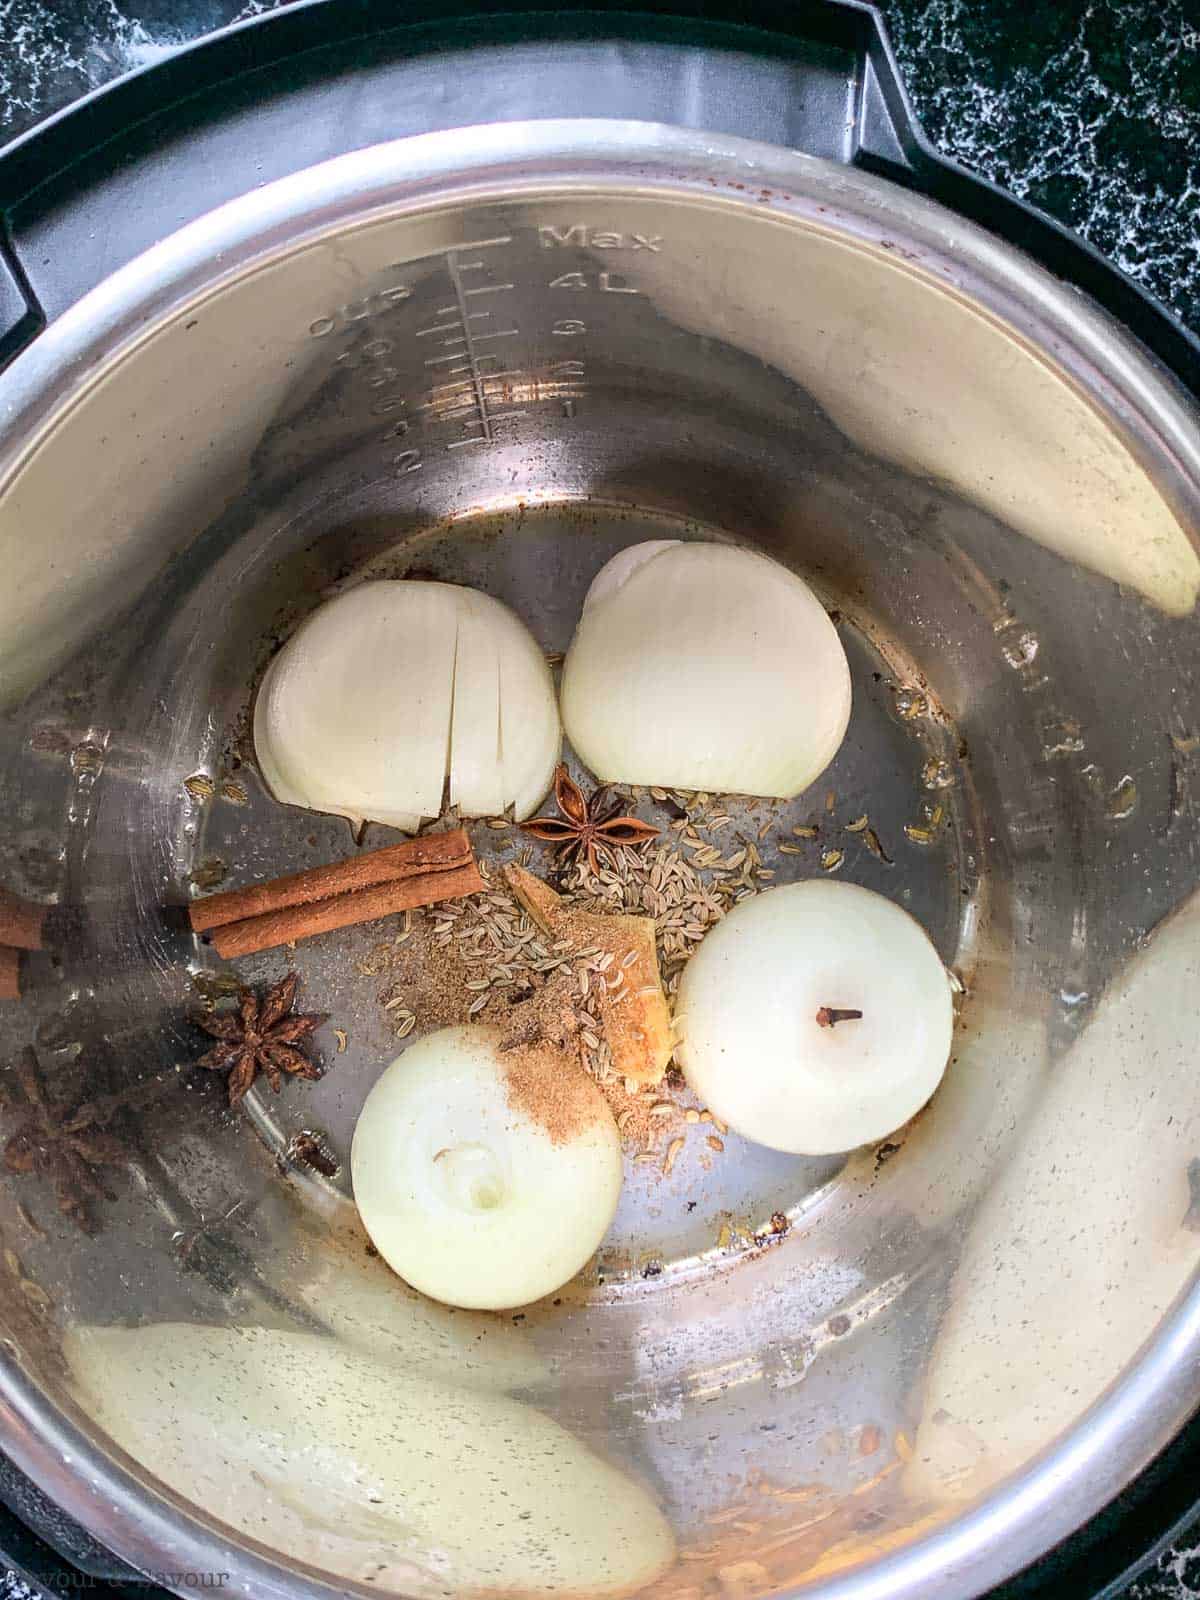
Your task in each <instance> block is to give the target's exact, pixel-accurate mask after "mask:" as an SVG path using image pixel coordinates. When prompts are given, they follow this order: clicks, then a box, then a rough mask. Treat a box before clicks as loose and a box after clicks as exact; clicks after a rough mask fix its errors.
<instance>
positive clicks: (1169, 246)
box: [0, 0, 1200, 1600]
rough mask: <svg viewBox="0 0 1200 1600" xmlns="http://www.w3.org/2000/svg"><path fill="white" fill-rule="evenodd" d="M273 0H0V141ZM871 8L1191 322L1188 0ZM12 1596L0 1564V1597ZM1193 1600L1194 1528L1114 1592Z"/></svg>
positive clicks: (1035, 185) (1039, 187)
mask: <svg viewBox="0 0 1200 1600" xmlns="http://www.w3.org/2000/svg"><path fill="white" fill-rule="evenodd" d="M282 3H286V0H0V142H3V141H5V140H6V139H9V138H12V137H14V136H15V135H16V134H18V133H21V132H23V131H24V130H25V129H27V128H29V127H32V126H33V125H34V124H35V123H36V122H38V121H39V120H40V119H41V118H43V117H45V116H48V115H49V114H50V113H51V112H52V111H56V110H58V109H59V108H60V107H61V106H64V105H66V104H67V103H68V102H69V101H71V100H72V99H74V98H76V97H77V96H79V95H81V94H84V93H86V92H87V91H88V90H90V89H94V88H96V87H98V86H99V85H100V84H102V83H106V82H108V81H109V80H110V79H111V78H114V77H116V76H117V75H118V74H120V73H122V72H127V71H129V70H131V69H132V68H135V67H141V66H145V65H148V64H149V63H152V62H154V61H157V60H159V59H161V57H162V56H164V55H166V54H168V53H170V52H171V51H172V50H174V49H177V48H178V47H179V46H180V45H182V44H185V43H187V42H188V41H189V40H191V39H194V38H196V37H197V36H198V35H199V34H202V33H205V32H208V31H210V30H211V29H214V28H219V27H222V26H224V25H226V24H228V23H231V22H240V21H244V20H246V19H248V18H251V17H255V16H260V15H262V14H264V13H266V12H268V11H270V10H273V9H275V6H276V4H282ZM881 9H882V10H883V12H884V14H885V16H886V17H887V19H888V23H889V25H890V28H891V32H892V37H893V40H894V43H895V46H896V51H897V54H898V56H899V58H900V63H901V66H902V68H903V70H904V72H905V74H906V76H907V80H908V86H909V90H910V92H911V94H912V98H913V100H914V102H915V104H916V108H917V112H918V114H919V116H920V117H921V119H922V121H923V122H924V125H925V128H926V131H927V132H928V134H929V135H930V137H931V138H932V139H933V141H934V142H935V143H936V144H938V145H939V146H940V147H941V148H942V150H944V151H945V152H946V153H947V154H949V155H952V156H954V157H956V158H957V159H958V160H959V161H962V162H963V163H965V164H966V165H967V166H969V167H972V168H974V169H975V170H976V171H978V172H981V173H983V174H985V175H986V176H987V177H989V178H992V179H994V180H995V181H996V182H997V183H999V184H1002V185H1004V186H1005V187H1006V188H1008V189H1010V190H1012V191H1013V192H1014V193H1015V194H1017V195H1019V196H1021V197H1022V198H1023V199H1026V200H1029V201H1031V202H1032V203H1033V204H1035V205H1038V206H1041V207H1042V208H1043V209H1044V210H1046V211H1048V212H1050V213H1051V214H1052V215H1053V216H1055V217H1057V218H1058V219H1059V220H1060V221H1061V222H1064V223H1066V224H1067V225H1068V226H1069V227H1071V228H1074V229H1075V230H1076V231H1077V232H1079V233H1081V234H1082V235H1083V236H1084V237H1085V238H1087V239H1088V240H1090V241H1091V243H1092V244H1094V245H1095V246H1097V248H1098V249H1100V250H1102V251H1103V252H1104V253H1105V254H1106V255H1108V256H1109V257H1110V258H1111V259H1112V260H1114V261H1115V262H1117V264H1118V265H1119V266H1121V267H1122V268H1124V270H1125V271H1126V272H1128V273H1130V274H1131V275H1132V276H1133V277H1135V278H1137V279H1138V280H1139V281H1140V282H1141V283H1142V284H1144V285H1145V287H1146V288H1148V289H1149V290H1151V291H1152V292H1153V293H1154V294H1156V295H1157V296H1158V297H1159V298H1160V299H1161V300H1162V301H1163V302H1164V303H1165V304H1166V305H1167V306H1168V307H1169V308H1170V309H1171V310H1172V311H1174V312H1175V314H1176V315H1177V316H1178V317H1179V318H1181V319H1182V320H1183V321H1184V322H1185V323H1186V324H1187V325H1188V326H1189V327H1191V328H1192V330H1193V331H1194V332H1197V333H1200V0H881ZM746 14H747V20H750V19H751V18H752V15H753V6H752V5H748V6H747V13H746ZM1197 1492H1198V1493H1200V1486H1198V1488H1197ZM20 1592H21V1591H20V1588H19V1587H18V1588H17V1589H12V1588H6V1587H5V1580H4V1575H3V1573H0V1600H9V1597H10V1596H11V1597H12V1600H18V1597H19V1595H20ZM1192 1597H1200V1526H1198V1530H1197V1534H1196V1538H1195V1542H1194V1545H1192V1546H1190V1547H1186V1548H1177V1549H1175V1550H1172V1551H1170V1552H1169V1553H1168V1554H1167V1555H1165V1556H1164V1557H1163V1558H1162V1560H1161V1561H1160V1562H1159V1565H1158V1569H1157V1571H1156V1572H1155V1573H1154V1574H1153V1575H1151V1576H1150V1577H1148V1578H1146V1579H1144V1580H1143V1581H1142V1582H1140V1583H1138V1584H1137V1585H1136V1586H1135V1588H1134V1589H1133V1591H1132V1592H1131V1594H1130V1596H1129V1597H1128V1600H1192ZM1062 1600H1082V1597H1075V1596H1070V1595H1064V1596H1063V1597H1062Z"/></svg>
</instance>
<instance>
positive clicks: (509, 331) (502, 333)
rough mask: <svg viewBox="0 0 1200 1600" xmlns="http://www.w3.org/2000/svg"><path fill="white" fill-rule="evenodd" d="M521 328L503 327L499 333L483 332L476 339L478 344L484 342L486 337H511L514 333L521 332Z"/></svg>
mask: <svg viewBox="0 0 1200 1600" xmlns="http://www.w3.org/2000/svg"><path fill="white" fill-rule="evenodd" d="M520 331H521V330H520V328H501V330H500V331H499V333H481V334H479V335H477V337H476V339H475V343H476V344H482V343H483V342H484V340H485V339H511V338H512V337H513V335H514V334H518V333H520Z"/></svg>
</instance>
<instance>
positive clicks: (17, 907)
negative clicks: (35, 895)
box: [0, 888, 46, 950]
mask: <svg viewBox="0 0 1200 1600" xmlns="http://www.w3.org/2000/svg"><path fill="white" fill-rule="evenodd" d="M45 923H46V907H45V906H39V905H35V904H34V902H33V901H32V900H22V899H21V897H20V896H19V895H15V894H13V893H12V891H11V890H9V889H3V888H0V944H6V945H9V946H11V947H13V948H14V949H17V950H40V949H41V948H42V936H43V931H44V928H45Z"/></svg>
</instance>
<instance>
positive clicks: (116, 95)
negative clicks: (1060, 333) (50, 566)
mask: <svg viewBox="0 0 1200 1600" xmlns="http://www.w3.org/2000/svg"><path fill="white" fill-rule="evenodd" d="M556 40H565V41H567V42H568V43H570V44H574V45H578V44H579V43H581V42H601V43H603V42H610V43H616V44H623V43H625V42H632V43H638V42H646V41H653V42H659V43H662V42H669V43H673V44H675V45H678V46H681V47H683V49H684V51H686V50H687V49H688V48H689V47H696V48H697V49H701V48H704V47H712V48H714V49H717V50H723V51H725V52H735V53H737V55H739V56H740V57H741V58H742V59H744V60H746V61H748V62H757V63H758V64H759V65H760V66H761V65H762V64H763V63H764V62H765V63H768V64H770V66H772V67H775V68H778V67H779V66H780V64H781V63H782V64H783V66H784V71H783V72H782V73H779V74H777V76H776V78H775V80H774V87H775V89H776V90H777V92H778V93H779V94H781V95H783V96H784V97H786V96H788V95H790V96H791V100H792V102H793V104H792V106H791V108H790V109H791V111H792V112H794V115H787V116H785V117H784V118H783V119H782V122H783V123H785V124H786V134H785V135H784V137H785V138H786V142H787V143H789V144H790V145H791V147H792V148H795V149H799V150H802V151H804V152H806V153H807V154H810V155H818V156H822V157H824V158H826V159H829V160H836V161H843V162H846V163H847V164H849V165H852V166H859V167H864V168H867V169H869V170H871V171H874V172H877V173H879V174H881V175H882V176H885V177H887V178H889V179H891V180H892V181H893V182H895V183H897V184H899V185H901V186H903V187H905V188H909V189H914V190H917V191H919V192H920V193H922V194H925V195H928V196H930V197H931V198H932V199H935V200H938V201H940V202H941V203H942V204H943V205H945V206H947V207H948V208H949V209H950V210H952V211H955V212H957V213H958V214H959V215H960V216H963V217H967V218H969V219H970V220H971V221H973V222H976V223H978V224H979V225H980V226H981V227H984V228H986V229H988V230H989V231H990V232H992V233H995V234H998V235H999V236H1000V237H1001V238H1002V239H1004V240H1005V241H1006V242H1007V243H1009V244H1013V245H1016V246H1018V247H1019V248H1020V249H1023V250H1024V251H1025V252H1026V253H1027V254H1029V255H1030V256H1032V257H1033V258H1034V259H1035V260H1036V261H1038V262H1040V263H1041V265H1042V266H1043V267H1046V268H1047V269H1048V270H1049V271H1050V272H1052V273H1053V274H1054V275H1055V276H1056V277H1058V278H1061V279H1064V280H1066V281H1067V282H1068V283H1071V284H1073V285H1074V286H1075V287H1077V288H1079V289H1082V290H1083V291H1084V292H1085V293H1086V294H1088V295H1090V296H1091V297H1092V298H1093V299H1094V300H1096V301H1098V302H1099V303H1100V304H1101V305H1102V306H1104V307H1105V308H1106V309H1107V310H1108V311H1109V312H1110V313H1111V314H1112V315H1113V316H1115V317H1116V318H1117V320H1118V321H1120V322H1122V323H1124V324H1125V326H1126V327H1127V328H1130V329H1131V330H1132V331H1133V332H1134V333H1136V334H1137V335H1138V336H1139V337H1140V338H1141V340H1142V342H1143V343H1144V344H1145V345H1147V346H1148V348H1149V349H1150V350H1152V351H1153V352H1154V353H1155V354H1156V355H1157V356H1158V357H1159V359H1160V360H1161V361H1163V362H1164V363H1165V364H1166V365H1167V366H1168V367H1170V368H1171V369H1172V370H1173V371H1174V373H1175V374H1176V376H1177V377H1178V378H1180V379H1181V380H1182V381H1183V382H1184V384H1185V385H1186V386H1187V387H1188V388H1189V389H1191V391H1192V392H1193V394H1195V395H1197V396H1198V397H1200V343H1198V342H1197V341H1196V340H1195V339H1193V338H1192V336H1191V335H1190V334H1189V333H1188V332H1187V331H1186V330H1185V329H1184V327H1183V325H1182V324H1181V323H1179V322H1178V321H1177V320H1176V319H1175V318H1174V317H1173V316H1171V314H1170V313H1169V312H1167V311H1166V310H1165V309H1164V308H1163V307H1162V306H1161V305H1159V303H1158V302H1157V301H1156V300H1154V299H1153V298H1152V297H1151V296H1150V295H1148V294H1146V292H1145V291H1144V290H1143V289H1141V288H1140V287H1139V286H1138V285H1137V284H1135V283H1134V282H1133V281H1132V280H1131V279H1129V278H1126V277H1125V276H1124V275H1123V274H1122V273H1121V272H1119V271H1118V270H1117V269H1116V268H1115V267H1113V266H1112V265H1111V263H1109V262H1108V261H1106V260H1105V259H1104V257H1102V256H1101V255H1100V254H1099V252H1098V251H1096V250H1093V249H1092V247H1091V246H1090V245H1087V244H1085V243H1084V242H1083V240H1081V239H1079V238H1077V237H1076V236H1075V235H1074V234H1072V233H1070V232H1068V231H1067V229H1065V228H1063V227H1061V226H1060V225H1059V224H1058V223H1056V222H1054V221H1053V220H1052V219H1051V218H1049V217H1047V216H1045V215H1044V214H1043V213H1042V212H1040V211H1037V210H1035V209H1034V208H1033V207H1032V206H1029V205H1026V204H1025V203H1024V202H1023V201H1020V200H1017V199H1016V198H1015V197H1014V196H1012V195H1010V194H1006V193H1005V192H1004V191H1003V190H1002V189H998V188H997V187H996V186H995V185H994V184H991V183H989V182H987V181H986V180H984V179H982V178H979V177H976V176H975V175H974V174H972V173H970V172H968V171H967V170H966V169H965V168H963V167H960V166H958V165H957V164H956V163H955V162H953V161H948V160H946V159H945V157H943V156H942V155H940V154H939V153H938V151H937V150H935V149H934V147H933V146H932V145H931V144H930V143H929V141H928V140H927V139H926V137H925V135H924V133H923V132H922V130H921V127H920V124H919V122H918V120H917V118H916V115H915V113H914V112H913V109H912V106H911V104H910V102H909V99H908V95H907V93H906V92H905V88H904V83H903V79H902V77H901V74H900V70H899V68H898V66H897V64H896V59H895V56H894V55H893V53H892V49H891V46H890V44H889V42H888V38H887V33H886V30H885V28H884V25H883V20H882V18H881V16H880V14H879V12H878V11H877V10H876V9H875V7H874V6H872V5H868V4H864V3H862V0H806V3H805V4H803V5H798V4H797V3H796V0H656V4H655V6H654V7H653V9H651V7H649V6H646V5H644V3H643V0H556V3H555V0H309V4H307V5H302V6H295V7H293V6H285V7H283V8H282V9H281V10H279V11H274V12H269V13H266V14H264V15H262V16H259V17H257V18H254V19H251V20H250V21H247V22H244V23H240V24H238V25H236V26H234V27H231V28H226V29H224V30H222V31H221V32H219V33H215V34H210V35H208V36H207V37H206V38H203V39H200V40H199V41H197V42H196V43H195V44H193V45H191V46H189V47H188V48H186V49H183V50H180V51H178V52H177V53H176V54H175V55H173V56H170V57H168V58H167V59H166V60H164V61H161V62H159V63H157V64H156V65H154V66H151V67H147V68H144V69H142V70H141V71H139V72H134V73H131V74H129V75H128V76H126V77H124V78H120V79H118V80H117V81H116V82H114V83H112V84H110V85H108V86H107V87H106V88H103V89H100V90H97V91H96V92H95V93H94V94H92V95H89V96H88V97H87V98H86V99H84V100H81V101H79V102H78V103H77V104H75V105H73V106H71V107H70V108H69V109H68V110H66V111H64V112H61V113H60V114H59V115H58V116H56V117H53V118H51V119H50V120H49V121H48V122H47V123H45V124H43V125H41V126H40V127H38V128H35V129H34V130H33V131H32V132H31V133H30V134H27V135H26V136H25V137H23V138H21V139H19V140H17V141H16V143H15V144H13V145H10V146H9V147H8V148H7V149H5V150H4V151H0V217H2V218H3V219H4V222H5V223H6V224H7V227H8V229H9V233H8V235H7V237H6V236H5V234H4V233H3V232H0V368H3V366H4V364H5V363H6V361H8V360H11V359H12V357H13V356H14V355H16V354H17V353H18V351H20V350H21V349H22V348H24V346H25V345H26V344H28V342H29V341H30V340H31V339H32V338H34V337H35V336H36V334H37V333H38V332H39V330H40V329H41V328H42V327H44V326H45V325H46V322H47V321H48V320H50V319H52V318H53V317H55V316H56V315H58V313H59V311H60V310H62V309H64V308H65V307H66V306H68V305H70V304H71V303H72V302H73V301H74V300H77V299H78V298H79V297H80V296H81V295H82V294H83V293H85V292H86V291H87V290H88V289H90V288H92V287H93V286H94V284H95V283H96V282H97V281H99V279H100V278H102V277H104V276H106V275H107V274H108V273H109V272H111V271H112V270H114V268H115V267H116V266H117V265H120V264H121V261H122V260H128V259H130V258H131V257H132V256H134V255H136V254H138V253H139V251H141V250H143V249H145V248H146V246H147V245H148V244H150V243H153V242H154V241H155V240H156V239H159V238H162V237H163V235H164V234H166V233H169V232H172V231H174V229H176V228H178V227H180V226H182V224H183V223H185V222H187V221H190V220H192V219H193V218H194V217H196V216H199V215H200V214H202V213H203V212H205V211H207V210H210V209H211V208H212V207H213V206H215V205H218V204H220V203H221V202H222V201H223V200H227V199H230V198H232V196H233V195H234V194H241V193H245V192H246V191H248V190H250V189H252V188H254V187H255V186H256V184H257V183H258V182H260V181H261V166H260V165H259V164H258V161H257V158H259V157H261V156H262V155H263V154H264V153H269V154H270V156H271V162H270V166H271V170H272V172H274V173H275V175H277V176H282V175H283V173H284V172H286V171H291V170H295V167H296V166H304V165H307V164H310V163H311V162H312V161H315V160H324V159H327V158H328V157H330V156H333V155H339V154H342V153H343V152H344V151H346V150H348V149H352V148H354V147H355V146H356V145H359V144H362V143H373V142H375V141H376V140H378V139H380V138H399V137H403V136H404V135H405V134H406V133H412V132H426V131H432V127H433V126H434V124H431V123H430V122H429V121H428V119H427V117H426V120H425V121H424V122H423V124H422V126H420V127H416V126H409V125H407V124H408V123H409V121H411V113H412V104H411V101H406V100H405V98H404V96H403V95H400V96H396V97H392V96H390V95H389V91H388V87H387V83H386V80H385V79H384V78H381V77H380V76H379V74H380V73H386V71H387V70H388V65H389V63H399V62H403V61H412V60H414V59H416V58H419V57H420V56H422V55H427V54H429V53H430V52H431V51H436V50H438V49H444V48H446V47H447V46H448V45H450V46H451V47H452V46H453V45H455V44H459V45H471V46H475V47H479V46H482V45H483V44H486V43H494V44H505V43H530V42H538V43H553V42H554V41H556ZM372 74H375V76H372ZM356 79H357V80H358V81H359V82H360V84H361V94H360V97H359V101H361V107H365V108H366V111H365V112H364V117H365V120H364V121H363V122H362V125H361V127H360V125H359V123H358V122H357V121H356V118H355V116H351V117H346V116H345V115H344V114H343V113H344V110H345V106H344V102H343V101H342V100H341V99H340V98H339V94H338V90H337V85H338V84H339V83H341V84H348V83H353V82H354V81H355V80H356ZM755 82H756V80H755V79H754V74H753V72H751V74H750V79H749V83H750V87H749V89H748V90H747V91H746V94H747V96H748V98H747V99H746V101H745V104H744V105H743V107H742V110H748V112H749V117H748V120H749V122H750V123H752V124H753V123H754V115H753V113H754V110H755V98H754V97H755V92H756V91H755V87H754V84H755ZM783 84H786V87H783V88H780V87H779V86H780V85H783ZM703 88H704V85H703V73H702V72H701V73H699V74H697V75H695V77H693V78H690V79H689V80H688V83H687V84H686V85H685V86H684V90H685V91H686V92H682V93H680V94H676V95H675V97H674V98H673V99H672V98H671V96H670V95H668V96H667V98H666V101H665V102H664V103H663V104H658V103H654V102H653V92H654V85H653V84H650V85H649V86H647V84H646V83H645V82H644V81H643V84H642V86H641V88H640V89H637V90H635V91H632V99H631V101H630V104H629V105H628V106H621V107H619V108H617V109H616V110H615V111H614V112H613V113H612V114H613V115H621V116H629V117H647V118H649V119H650V120H657V121H660V122H661V121H673V120H676V121H680V122H684V123H686V124H687V125H689V126H695V127H698V128H701V129H707V130H709V131H717V132H720V131H725V132H734V131H742V129H741V127H740V126H735V127H730V126H729V125H728V121H725V122H722V120H721V119H722V116H724V117H726V118H728V117H729V116H730V109H729V107H728V106H722V104H721V103H720V100H719V97H718V99H717V100H716V101H705V100H704V93H703ZM693 89H695V90H697V91H698V93H699V101H698V102H697V104H696V105H693V104H692V103H691V91H692V90H693ZM548 93H549V92H548V91H545V92H543V91H542V89H541V88H539V96H540V98H539V99H537V100H536V101H535V102H534V103H533V104H532V105H531V106H530V107H527V108H526V109H525V110H524V112H523V113H522V114H523V115H525V116H572V115H576V114H577V106H578V103H579V101H578V96H574V97H572V96H571V95H570V94H569V93H566V94H565V96H563V97H560V100H559V101H554V100H553V99H552V98H550V97H548ZM639 96H640V98H639ZM359 101H356V102H355V104H359ZM501 109H503V108H501ZM785 109H787V108H786V99H785ZM446 114H447V115H448V116H449V119H450V120H449V121H448V122H445V123H443V124H442V125H443V126H462V125H463V124H464V123H467V122H478V121H481V120H482V121H486V120H488V112H487V109H486V97H485V99H484V100H482V101H481V99H480V98H479V96H478V95H476V94H471V93H469V92H467V93H466V98H465V100H464V101H463V103H462V104H461V105H460V106H458V107H456V108H454V109H453V110H448V111H447V113H446ZM356 115H357V113H356ZM506 115H508V116H511V115H512V113H511V111H509V112H507V113H506ZM225 119H228V120H229V123H230V126H231V128H233V129H236V132H233V133H231V134H230V136H229V137H228V138H226V137H224V135H223V133H222V132H221V131H220V130H221V125H222V123H223V121H224V120H225ZM714 119H715V120H714ZM734 121H735V123H736V122H737V121H738V114H737V108H736V107H735V108H734ZM781 125H782V124H781ZM214 130H217V133H216V135H214ZM364 130H366V131H367V133H368V136H367V137H365V138H364ZM752 136H767V137H775V136H776V135H775V134H769V135H759V134H752ZM780 142H782V140H781V141H780ZM95 241H103V243H102V245H98V244H97V243H96V242H95Z"/></svg>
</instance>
